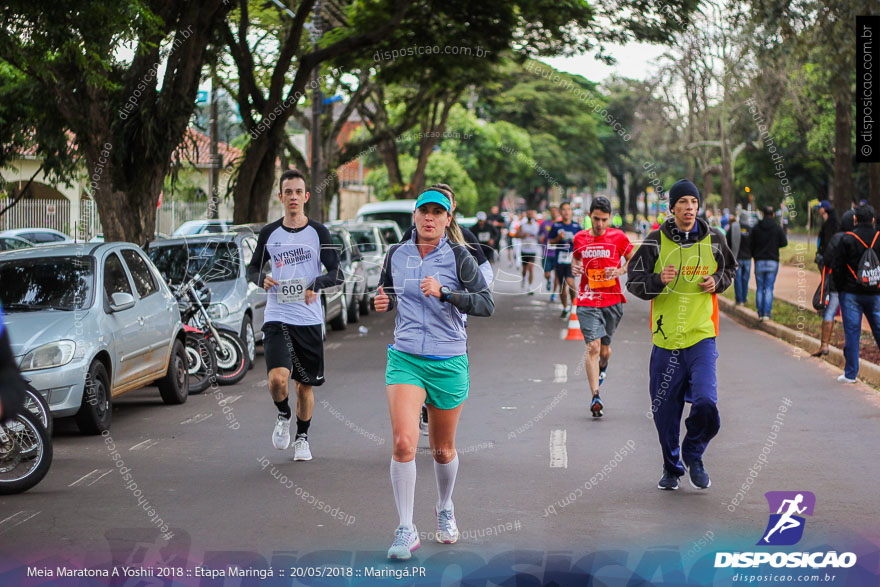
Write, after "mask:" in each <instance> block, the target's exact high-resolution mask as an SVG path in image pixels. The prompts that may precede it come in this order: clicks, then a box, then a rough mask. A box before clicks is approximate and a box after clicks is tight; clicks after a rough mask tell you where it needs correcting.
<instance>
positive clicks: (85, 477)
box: [68, 469, 100, 487]
mask: <svg viewBox="0 0 880 587" xmlns="http://www.w3.org/2000/svg"><path fill="white" fill-rule="evenodd" d="M99 471H100V469H95V470H94V471H92V472H90V473H87V474H85V475H83V476H82V477H80V478H79V479H77V480H76V481H74V482H73V483H71V484H70V485H68V487H73V486H74V485H76V484H78V483H79V482H80V481H85V480H86V479H88V478H89V477H91V476H92V475H94V474H95V473H97V472H99Z"/></svg>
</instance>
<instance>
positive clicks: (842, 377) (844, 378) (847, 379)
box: [837, 375, 856, 383]
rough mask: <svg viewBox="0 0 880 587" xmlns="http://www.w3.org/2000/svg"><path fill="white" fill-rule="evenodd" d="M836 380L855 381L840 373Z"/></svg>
mask: <svg viewBox="0 0 880 587" xmlns="http://www.w3.org/2000/svg"><path fill="white" fill-rule="evenodd" d="M837 380H838V381H839V382H841V383H855V382H856V380H855V379H850V378H849V377H847V376H846V375H841V376H840V377H838V378H837Z"/></svg>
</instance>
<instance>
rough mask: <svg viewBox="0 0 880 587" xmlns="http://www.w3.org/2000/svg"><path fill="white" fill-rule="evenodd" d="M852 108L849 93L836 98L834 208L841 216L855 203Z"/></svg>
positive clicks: (840, 94)
mask: <svg viewBox="0 0 880 587" xmlns="http://www.w3.org/2000/svg"><path fill="white" fill-rule="evenodd" d="M852 108H853V105H852V99H851V96H849V94H848V92H842V93H839V94H838V95H836V96H835V97H834V207H835V208H837V211H838V213H839V214H843V213H844V212H846V211H847V210H849V208H850V205H851V204H852V201H853V183H852V173H853V161H852V159H853V157H852Z"/></svg>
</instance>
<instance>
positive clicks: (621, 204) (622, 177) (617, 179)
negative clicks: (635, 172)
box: [612, 173, 626, 214]
mask: <svg viewBox="0 0 880 587" xmlns="http://www.w3.org/2000/svg"><path fill="white" fill-rule="evenodd" d="M613 177H614V183H615V184H616V185H615V186H614V190H615V192H616V193H617V201H618V208H617V209H618V211H621V212H623V213H624V214H625V213H626V212H625V211H626V183H625V182H626V174H624V173H620V174H618V173H615V174H613ZM612 212H613V211H612Z"/></svg>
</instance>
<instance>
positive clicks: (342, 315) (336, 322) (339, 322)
mask: <svg viewBox="0 0 880 587" xmlns="http://www.w3.org/2000/svg"><path fill="white" fill-rule="evenodd" d="M339 305H340V306H341V308H340V311H339V316H337V317H336V318H334V319H333V320H331V321H330V327H331V328H332V329H333V330H345V329H346V328H347V327H348V310H347V306H346V303H345V293H343V294H342V299H341V300H340V301H339Z"/></svg>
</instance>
